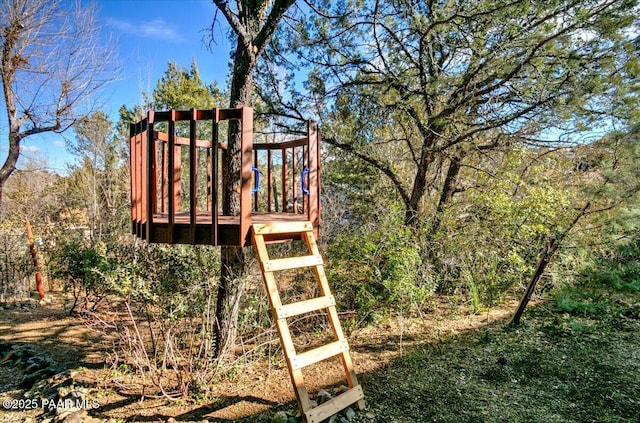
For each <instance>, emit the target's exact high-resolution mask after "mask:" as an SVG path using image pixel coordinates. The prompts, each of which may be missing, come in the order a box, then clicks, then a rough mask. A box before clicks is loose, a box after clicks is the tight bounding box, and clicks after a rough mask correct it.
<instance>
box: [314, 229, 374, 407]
mask: <svg viewBox="0 0 640 423" xmlns="http://www.w3.org/2000/svg"><path fill="white" fill-rule="evenodd" d="M303 239H304V241H305V243H306V244H307V247H308V248H309V251H310V252H311V254H313V255H316V254H317V255H320V251H319V249H318V244H317V243H316V239H315V236H314V234H313V231H308V232H304V233H303ZM314 273H315V276H316V280H317V281H318V286H319V288H320V293H321V295H323V296H326V295H331V289H330V287H329V283H328V281H327V276H326V274H325V272H324V266H323V265H318V266H315V267H314ZM326 310H327V315H328V318H329V324H330V325H331V328H332V329H333V332H334V334H335V336H336V340H343V339H345V336H344V332H343V331H342V325H341V324H340V318H339V316H338V312H337V311H336V308H335V307H329V308H327V309H326ZM340 360H341V362H342V367H343V368H344V371H345V375H346V377H347V383H348V384H349V388H353V387H355V386H357V385H359V383H358V377H357V376H356V373H355V371H354V370H353V361H352V360H351V356H350V355H349V353H348V351H346V352H343V353H341V354H340ZM357 406H358V409H364V407H365V403H364V400H359V401H358V403H357Z"/></svg>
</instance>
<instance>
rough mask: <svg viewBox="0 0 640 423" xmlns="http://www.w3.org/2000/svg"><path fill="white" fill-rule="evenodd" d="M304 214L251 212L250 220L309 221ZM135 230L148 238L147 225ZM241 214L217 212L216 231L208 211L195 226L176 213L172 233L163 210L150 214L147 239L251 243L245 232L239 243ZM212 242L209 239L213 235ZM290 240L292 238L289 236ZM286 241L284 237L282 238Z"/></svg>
mask: <svg viewBox="0 0 640 423" xmlns="http://www.w3.org/2000/svg"><path fill="white" fill-rule="evenodd" d="M308 219H309V218H308V217H307V215H306V214H294V213H252V214H251V222H250V224H251V223H268V222H303V221H306V220H308ZM133 230H134V233H135V234H136V235H138V236H140V237H141V238H143V239H147V228H146V224H137V225H136V224H135V223H134V228H133ZM239 232H240V217H239V216H221V215H218V228H217V231H215V230H214V228H213V227H212V218H211V212H198V213H197V214H196V222H195V226H194V227H192V226H191V216H190V214H189V213H188V212H182V213H177V214H176V215H175V218H174V222H173V233H171V231H170V228H169V216H168V214H166V213H158V214H154V215H153V223H152V225H151V228H150V231H149V239H147V241H148V242H157V243H169V244H202V245H251V236H250V234H248V235H247V236H246V237H245V239H244V240H243V242H240V235H239ZM214 236H215V237H216V240H215V242H212V239H213V237H214ZM288 239H291V238H288ZM283 240H286V239H283Z"/></svg>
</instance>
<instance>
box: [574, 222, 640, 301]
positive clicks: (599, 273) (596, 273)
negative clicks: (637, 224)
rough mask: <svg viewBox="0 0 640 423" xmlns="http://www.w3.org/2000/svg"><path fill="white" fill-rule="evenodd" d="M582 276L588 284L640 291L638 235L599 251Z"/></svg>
mask: <svg viewBox="0 0 640 423" xmlns="http://www.w3.org/2000/svg"><path fill="white" fill-rule="evenodd" d="M582 276H583V277H584V278H585V282H584V283H585V284H586V285H588V286H595V287H605V288H608V289H613V290H615V291H618V292H625V291H626V292H640V236H638V235H636V236H634V237H633V238H632V239H631V240H629V241H627V242H624V243H620V244H618V245H616V246H615V247H614V248H612V249H610V250H609V251H603V252H602V253H600V254H599V255H598V256H597V257H595V259H594V260H593V262H592V263H591V264H590V265H588V266H587V267H586V268H585V269H584V271H583V274H582Z"/></svg>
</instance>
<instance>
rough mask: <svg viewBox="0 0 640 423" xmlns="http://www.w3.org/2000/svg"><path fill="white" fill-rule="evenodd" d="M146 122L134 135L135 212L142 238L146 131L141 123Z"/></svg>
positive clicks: (144, 234)
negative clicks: (143, 148) (143, 147)
mask: <svg viewBox="0 0 640 423" xmlns="http://www.w3.org/2000/svg"><path fill="white" fill-rule="evenodd" d="M147 122H148V119H147ZM147 122H145V123H143V124H141V126H140V130H139V131H138V135H137V136H136V214H137V215H138V225H137V234H138V236H139V237H141V238H144V237H145V236H146V233H143V230H142V229H143V223H145V222H146V219H145V218H146V216H145V210H144V209H143V207H142V202H143V201H142V200H143V198H144V185H143V179H144V178H143V175H144V166H145V165H146V163H145V162H144V159H143V156H144V154H143V150H142V146H143V144H144V142H143V140H144V137H145V136H146V135H147V132H146V130H144V129H143V128H142V125H147ZM145 128H146V126H145Z"/></svg>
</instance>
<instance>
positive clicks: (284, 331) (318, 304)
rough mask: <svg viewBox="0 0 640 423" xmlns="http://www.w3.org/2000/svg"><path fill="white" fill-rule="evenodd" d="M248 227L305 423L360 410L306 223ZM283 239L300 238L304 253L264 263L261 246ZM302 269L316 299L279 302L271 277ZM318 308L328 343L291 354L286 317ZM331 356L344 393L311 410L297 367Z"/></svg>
mask: <svg viewBox="0 0 640 423" xmlns="http://www.w3.org/2000/svg"><path fill="white" fill-rule="evenodd" d="M252 227H253V231H252V234H253V245H255V247H256V250H257V252H258V260H259V262H260V268H261V270H262V275H263V277H264V283H265V287H266V290H267V294H268V296H269V302H270V304H271V313H272V314H273V318H274V320H275V322H276V329H277V330H278V335H279V336H280V344H281V345H282V350H283V352H284V357H285V360H286V362H287V367H288V368H289V375H290V376H291V380H292V382H293V387H294V390H295V393H296V397H297V399H298V405H299V407H300V411H301V412H302V415H303V416H304V418H305V420H306V422H307V423H317V422H320V421H322V420H324V419H326V418H328V417H330V416H332V415H334V414H336V413H338V412H340V411H341V410H343V409H345V408H347V407H348V406H350V405H351V404H354V403H355V404H356V407H357V408H358V409H360V410H361V409H364V407H365V403H364V399H363V398H364V393H363V391H362V387H361V386H360V385H359V384H358V379H357V377H356V373H355V371H354V370H353V363H352V361H351V356H350V355H349V344H348V343H347V340H346V338H345V336H344V333H343V332H342V328H341V326H340V320H339V319H338V313H337V311H336V302H335V298H334V297H333V295H331V290H330V289H329V284H328V282H327V277H326V275H325V273H324V264H323V260H322V257H321V256H320V252H319V251H318V245H317V244H316V239H315V236H314V234H313V226H312V224H311V222H274V223H265V224H254V225H252ZM287 238H289V239H294V238H295V239H298V238H302V240H303V241H305V243H306V244H307V248H308V250H309V255H306V256H301V257H287V258H280V259H270V258H269V254H268V252H267V247H266V245H265V243H266V242H269V241H275V240H283V239H287ZM303 267H313V268H314V273H315V276H316V280H317V282H318V287H319V290H320V295H321V296H319V297H316V298H312V299H308V300H304V301H300V302H296V303H290V304H282V302H281V301H280V293H279V291H278V286H277V284H276V279H275V276H274V273H275V272H278V271H282V270H288V269H297V268H303ZM320 310H324V311H325V312H326V313H327V317H328V320H329V324H330V326H331V330H332V331H333V338H334V340H333V342H330V343H328V344H325V345H323V346H320V347H317V348H315V349H312V350H309V351H305V352H302V353H300V354H298V353H296V349H295V346H294V344H293V340H292V338H291V332H290V331H289V326H288V324H287V318H290V317H294V316H298V315H301V314H305V313H311V312H314V311H320ZM334 356H339V357H340V360H341V361H342V366H343V368H344V372H345V374H346V379H347V383H348V385H349V390H347V391H345V392H343V393H341V394H340V395H338V396H336V397H334V398H332V399H330V400H329V401H327V402H324V403H322V404H320V405H318V406H315V407H312V403H311V401H310V399H309V394H308V393H307V389H306V387H305V385H304V378H303V376H302V369H303V368H304V367H306V366H309V365H311V364H314V363H317V362H319V361H322V360H324V359H327V358H330V357H334Z"/></svg>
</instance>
